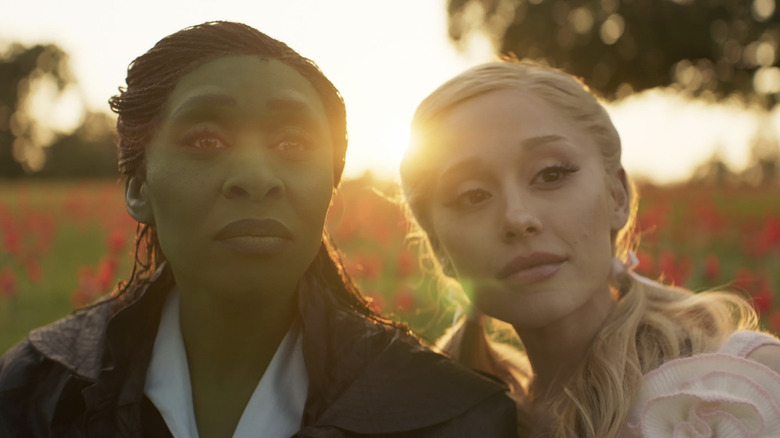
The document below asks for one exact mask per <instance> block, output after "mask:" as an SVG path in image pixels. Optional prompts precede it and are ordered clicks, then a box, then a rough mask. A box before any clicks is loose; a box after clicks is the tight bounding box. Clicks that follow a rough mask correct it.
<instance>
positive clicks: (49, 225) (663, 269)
mask: <svg viewBox="0 0 780 438" xmlns="http://www.w3.org/2000/svg"><path fill="white" fill-rule="evenodd" d="M640 191H641V195H642V198H641V199H642V201H641V203H640V214H639V221H638V223H639V229H640V230H641V235H642V244H641V246H640V251H639V253H638V256H639V259H640V264H639V266H638V268H637V270H638V271H639V272H641V273H643V274H645V275H647V276H650V277H653V278H657V277H663V278H664V279H665V280H666V281H668V282H672V283H675V284H678V285H684V286H686V287H689V288H692V289H694V290H703V289H707V288H712V287H718V286H730V287H733V288H736V289H739V290H741V291H743V292H744V293H745V294H747V295H749V296H750V297H751V298H752V301H753V303H754V306H755V308H756V309H757V310H758V311H759V313H760V315H761V317H762V323H763V324H764V325H765V327H767V328H768V329H770V330H772V331H775V332H780V301H778V300H780V190H778V189H777V188H775V189H772V190H767V189H763V190H759V189H712V188H704V187H688V186H686V187H677V188H670V187H652V186H645V187H641V188H640ZM394 196H395V190H394V186H393V184H391V183H386V182H381V181H373V180H371V179H369V178H363V179H356V180H348V181H345V182H344V184H343V185H342V189H341V193H340V195H339V196H338V197H337V198H336V200H335V201H334V205H333V207H332V208H331V211H330V214H329V217H328V228H329V230H330V232H331V234H332V236H333V238H334V240H335V241H336V243H337V245H338V246H339V248H340V249H341V250H342V252H343V253H344V256H345V261H346V264H347V267H348V271H349V272H350V274H351V275H352V276H353V278H354V279H355V281H356V282H357V284H358V285H359V286H360V287H361V290H362V291H363V292H364V294H365V295H366V296H368V297H369V298H370V299H371V300H372V304H373V305H374V306H375V307H376V308H377V309H378V310H380V311H382V312H384V313H385V314H387V315H389V316H390V317H392V318H394V319H398V320H401V321H405V322H407V323H408V324H409V325H410V327H412V328H413V329H415V330H416V331H418V332H419V333H421V334H422V335H423V337H425V338H427V339H432V338H435V337H436V336H438V335H439V334H441V333H442V330H443V329H444V327H446V326H447V325H448V324H449V323H450V322H451V317H452V313H453V311H454V308H453V306H452V305H451V304H450V303H448V302H447V301H446V300H442V299H440V298H439V295H438V293H437V290H436V282H435V280H434V279H433V278H432V277H431V276H430V275H429V274H427V273H426V272H423V271H422V270H421V269H420V268H419V264H418V261H417V257H416V254H415V253H414V251H413V250H412V249H411V248H410V247H409V245H408V244H407V241H406V239H405V234H406V231H407V229H408V226H407V223H406V221H405V218H404V215H403V213H402V212H401V211H400V209H399V208H398V207H397V205H396V204H395V203H394V202H393V197H394ZM134 233H135V224H134V222H133V221H132V220H131V219H130V217H129V216H128V215H127V214H126V213H125V210H124V204H123V200H122V191H121V187H120V185H119V184H117V183H114V182H57V183H51V182H48V183H47V182H30V183H27V182H25V183H17V184H5V185H0V351H5V350H6V349H7V348H9V347H10V346H11V345H13V344H14V343H16V342H18V341H19V340H20V339H22V338H23V337H24V336H25V334H26V333H27V331H29V330H30V329H31V328H33V327H36V326H40V325H43V324H45V323H47V322H50V321H53V320H55V319H57V318H60V317H62V316H64V315H66V314H67V313H69V312H70V311H72V309H73V308H75V307H78V306H81V305H83V304H85V303H87V302H89V301H90V300H92V299H94V298H95V297H97V296H99V295H101V294H103V293H106V292H107V291H109V290H110V289H111V288H113V287H114V286H115V285H116V283H117V282H118V281H119V280H121V279H124V278H126V277H127V275H128V274H129V272H130V269H131V264H130V262H131V260H132V254H131V251H132V249H133V235H134Z"/></svg>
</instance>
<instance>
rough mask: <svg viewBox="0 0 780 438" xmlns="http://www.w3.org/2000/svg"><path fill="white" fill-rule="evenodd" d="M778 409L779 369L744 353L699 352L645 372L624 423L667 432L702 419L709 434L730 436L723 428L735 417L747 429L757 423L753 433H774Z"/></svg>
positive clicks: (778, 428) (779, 427)
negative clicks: (777, 370)
mask: <svg viewBox="0 0 780 438" xmlns="http://www.w3.org/2000/svg"><path fill="white" fill-rule="evenodd" d="M756 351H757V350H756ZM773 352H774V350H772V351H770V352H769V354H770V355H771V354H774V353H773ZM760 354H763V353H760ZM779 413H780V374H778V373H777V372H775V371H773V370H772V369H770V368H769V367H767V366H765V365H763V364H762V363H759V362H758V361H754V360H752V359H750V358H746V357H740V356H737V355H731V354H725V353H722V352H716V353H702V354H697V355H694V356H691V357H685V358H680V359H675V360H671V361H668V362H666V363H664V364H662V365H661V366H660V367H658V368H657V369H655V370H653V371H651V372H649V373H648V374H647V375H645V376H644V378H643V380H642V382H641V385H640V388H639V391H638V393H637V397H636V398H635V401H634V405H633V407H632V410H631V414H630V417H629V422H628V424H627V427H628V428H629V429H631V430H634V431H638V430H641V431H642V434H641V435H640V436H671V434H672V431H673V430H678V429H680V428H682V429H684V430H687V428H691V430H693V428H697V427H700V426H697V425H705V424H706V426H707V427H709V428H710V429H712V430H713V432H714V435H713V436H715V435H717V436H721V435H723V436H731V434H730V433H728V432H727V429H725V428H726V427H729V425H731V427H733V424H732V423H733V422H734V421H736V422H738V423H739V424H740V425H742V426H744V427H745V428H748V429H751V428H754V427H756V425H763V426H761V427H763V428H764V433H763V434H757V435H755V436H761V437H764V436H766V437H769V436H780V416H779V415H778V414H779ZM726 423H728V424H726ZM754 432H759V431H754Z"/></svg>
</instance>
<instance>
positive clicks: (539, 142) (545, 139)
mask: <svg viewBox="0 0 780 438" xmlns="http://www.w3.org/2000/svg"><path fill="white" fill-rule="evenodd" d="M558 142H567V143H568V142H569V139H568V138H566V137H564V136H562V135H558V134H549V135H540V136H538V137H531V138H526V139H525V140H523V141H521V142H520V146H522V147H524V148H527V149H538V148H539V147H541V146H544V145H546V144H548V143H558Z"/></svg>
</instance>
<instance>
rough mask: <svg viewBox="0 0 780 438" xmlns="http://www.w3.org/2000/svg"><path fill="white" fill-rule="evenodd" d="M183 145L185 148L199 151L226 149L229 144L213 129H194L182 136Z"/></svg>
mask: <svg viewBox="0 0 780 438" xmlns="http://www.w3.org/2000/svg"><path fill="white" fill-rule="evenodd" d="M181 143H182V144H183V145H184V146H187V147H190V148H193V149H198V150H203V151H206V150H220V149H226V148H227V147H228V144H227V143H226V142H225V141H224V140H223V139H222V137H221V136H220V135H219V134H218V133H216V132H214V131H213V130H211V129H193V130H190V131H189V132H186V133H185V134H184V135H183V136H182V141H181Z"/></svg>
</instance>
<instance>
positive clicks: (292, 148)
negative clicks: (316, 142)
mask: <svg viewBox="0 0 780 438" xmlns="http://www.w3.org/2000/svg"><path fill="white" fill-rule="evenodd" d="M276 148H277V149H279V150H280V151H282V152H303V151H305V150H306V149H307V147H306V142H305V141H303V140H299V139H285V140H282V141H280V142H279V143H277V145H276Z"/></svg>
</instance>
